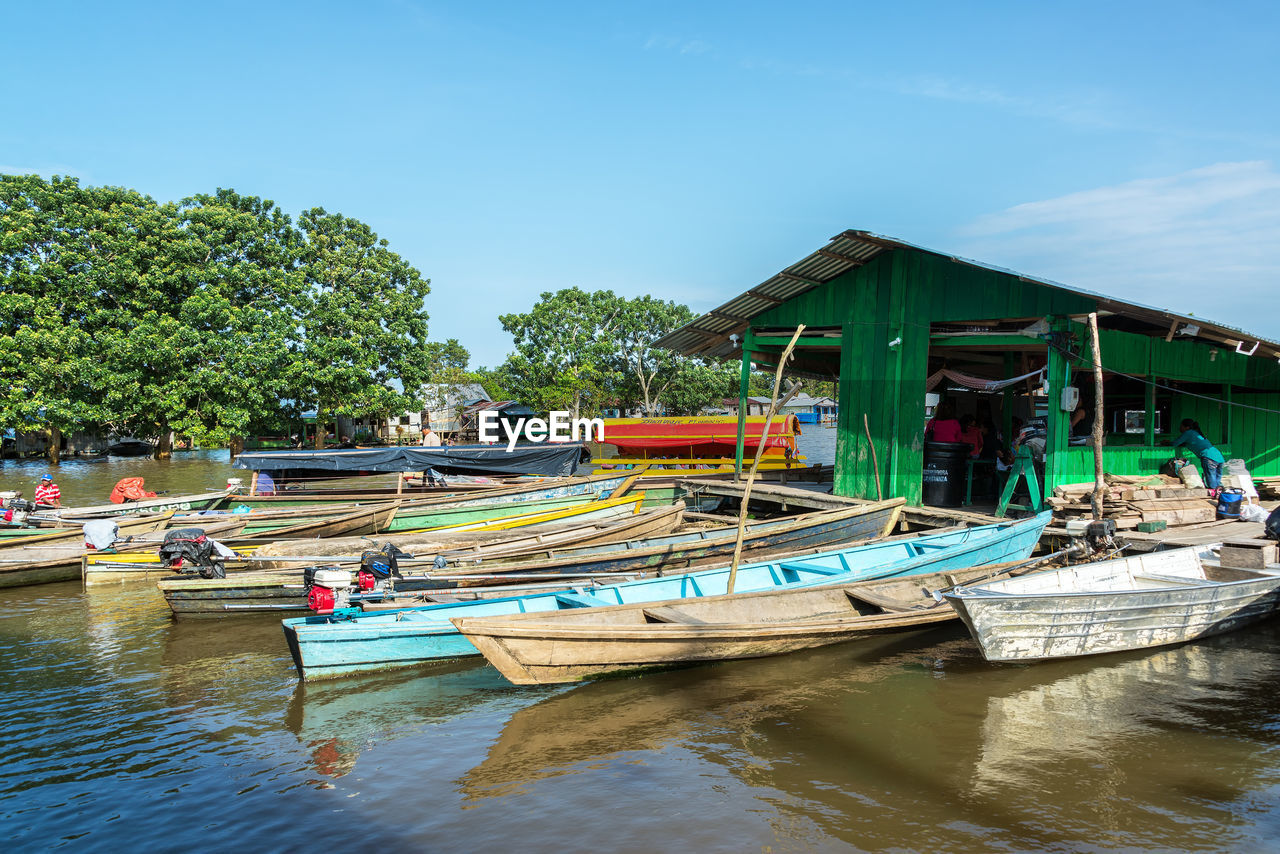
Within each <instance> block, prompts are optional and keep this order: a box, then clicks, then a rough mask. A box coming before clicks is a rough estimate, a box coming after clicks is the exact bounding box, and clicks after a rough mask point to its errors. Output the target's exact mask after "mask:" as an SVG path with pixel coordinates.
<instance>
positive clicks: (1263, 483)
mask: <svg viewBox="0 0 1280 854" xmlns="http://www.w3.org/2000/svg"><path fill="white" fill-rule="evenodd" d="M1253 485H1254V486H1255V487H1257V489H1258V497H1259V498H1261V499H1262V500H1263V501H1275V500H1276V499H1280V477H1255V478H1254V479H1253Z"/></svg>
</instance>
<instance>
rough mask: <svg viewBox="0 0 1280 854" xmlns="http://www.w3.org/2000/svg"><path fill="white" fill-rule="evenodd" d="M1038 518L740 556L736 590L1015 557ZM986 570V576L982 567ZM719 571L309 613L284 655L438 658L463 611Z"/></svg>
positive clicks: (516, 614) (609, 597)
mask: <svg viewBox="0 0 1280 854" xmlns="http://www.w3.org/2000/svg"><path fill="white" fill-rule="evenodd" d="M1046 521H1047V519H1040V520H1030V521H1026V522H1006V523H1001V524H997V525H990V526H986V527H985V528H973V529H964V530H955V531H948V532H946V533H938V534H926V535H923V536H912V537H899V538H895V539H892V540H883V541H878V542H874V543H869V544H866V543H864V544H858V545H855V546H852V547H847V548H841V549H836V550H832V551H826V552H820V553H817V554H814V555H806V556H804V557H800V558H794V557H788V558H779V559H775V560H772V561H765V562H759V563H749V564H744V565H743V566H741V567H739V570H738V575H737V578H736V584H735V590H737V591H743V592H745V591H761V590H764V591H774V592H780V591H789V590H796V589H800V588H809V587H814V586H825V585H831V584H835V583H843V584H852V583H854V582H857V581H861V580H865V579H870V578H877V577H882V576H893V577H895V578H900V577H904V576H915V575H920V574H922V573H927V572H936V571H939V570H942V569H951V568H954V567H957V566H960V567H964V566H969V565H973V564H985V563H988V562H990V561H992V560H998V559H1000V558H1003V557H1007V556H1009V555H1012V556H1014V557H1018V558H1022V557H1025V555H1026V554H1028V553H1029V552H1030V551H1031V549H1032V548H1034V546H1035V544H1036V542H1037V541H1038V539H1039V536H1040V532H1041V530H1042V529H1043V527H1044V524H1045V523H1046ZM988 574H990V573H989V572H988ZM728 580H729V569H728V568H727V567H720V568H717V569H712V570H703V571H700V572H692V573H687V574H679V575H674V576H666V577H660V578H649V579H644V580H638V581H628V582H623V583H620V584H610V585H604V586H580V587H576V588H569V589H566V588H561V589H560V590H554V591H550V592H542V593H537V594H531V595H525V596H515V597H507V598H501V599H490V600H484V601H480V602H459V603H450V604H442V605H431V606H425V607H419V608H407V609H402V610H400V611H396V612H381V613H365V614H361V613H356V612H355V610H354V609H351V610H348V611H344V612H340V613H335V614H334V615H332V616H321V615H315V616H310V617H304V618H299V619H292V620H286V621H285V622H284V624H283V626H284V632H285V636H286V638H287V639H288V641H289V646H290V650H291V652H292V653H293V656H294V662H295V664H296V666H297V668H298V671H299V673H300V674H302V676H303V678H304V679H313V678H321V677H326V676H338V675H344V674H348V673H355V672H361V671H365V670H377V669H387V668H390V667H402V666H409V665H413V664H419V663H422V662H425V661H432V660H437V659H442V658H455V657H459V656H465V655H475V654H477V650H476V648H475V647H474V646H473V645H472V644H471V643H470V642H469V641H468V640H467V639H466V638H464V637H462V636H461V635H460V634H459V632H458V630H457V629H456V628H454V625H455V624H456V625H459V626H461V625H462V623H463V619H464V618H490V619H493V620H496V621H498V622H504V624H505V621H506V620H508V619H516V618H523V617H525V616H528V617H530V618H531V619H532V618H546V619H556V618H557V617H558V615H560V614H564V615H566V618H567V619H573V618H572V617H571V616H568V615H571V614H575V613H578V612H581V611H591V612H594V611H597V610H604V611H613V610H615V609H613V608H610V607H608V606H610V605H620V606H623V607H627V606H634V607H638V608H645V607H650V606H662V605H668V604H670V603H671V602H672V601H673V600H676V601H678V602H680V603H682V604H683V603H693V602H696V603H703V602H715V601H720V600H725V599H730V600H733V599H737V598H738V597H739V596H741V595H743V593H741V592H740V593H735V594H733V595H729V596H727V595H726V592H727V590H728Z"/></svg>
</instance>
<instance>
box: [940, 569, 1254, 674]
mask: <svg viewBox="0 0 1280 854" xmlns="http://www.w3.org/2000/svg"><path fill="white" fill-rule="evenodd" d="M1212 549H1213V547H1211V546H1210V547H1204V546H1197V547H1191V548H1184V549H1173V550H1170V551H1165V552H1151V553H1148V554H1142V555H1135V556H1133V557H1126V558H1119V559H1117V560H1109V561H1103V562H1101V563H1091V564H1083V565H1081V566H1073V567H1067V568H1065V569H1059V570H1055V571H1052V572H1044V573H1038V574H1036V575H1033V576H1027V577H1024V578H1017V579H1010V580H1008V581H1000V582H994V583H991V584H980V585H975V586H971V587H961V588H958V589H956V590H953V591H951V592H950V593H948V594H946V598H947V601H948V602H950V603H951V605H952V607H953V608H954V609H955V610H956V612H957V613H958V614H959V615H960V617H961V619H963V620H964V623H965V625H966V626H968V628H969V632H970V633H971V634H972V635H973V637H974V640H976V641H977V642H978V647H979V648H980V649H981V650H982V655H983V656H984V657H985V658H986V659H987V660H988V661H1034V660H1038V659H1045V658H1066V657H1071V656H1078V655H1097V654H1100V653H1105V652H1119V651H1121V650H1130V649H1146V648H1148V647H1156V646H1166V645H1168V644H1176V643H1184V642H1186V641H1191V640H1196V639H1197V638H1203V637H1209V636H1210V635H1217V634H1222V633H1223V632H1229V631H1233V630H1235V629H1238V628H1240V627H1241V626H1244V625H1247V624H1249V623H1252V622H1255V621H1257V620H1261V619H1264V618H1265V617H1269V616H1273V615H1274V614H1276V613H1277V607H1280V564H1271V565H1269V566H1268V567H1267V568H1266V569H1261V570H1256V569H1235V568H1229V567H1224V566H1222V565H1221V563H1220V562H1219V561H1217V560H1216V559H1215V558H1214V557H1213V551H1212Z"/></svg>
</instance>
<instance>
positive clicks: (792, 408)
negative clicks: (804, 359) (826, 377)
mask: <svg viewBox="0 0 1280 854" xmlns="http://www.w3.org/2000/svg"><path fill="white" fill-rule="evenodd" d="M770 400H771V399H770V398H767V397H764V396H756V397H748V398H747V415H764V414H765V413H766V412H767V411H768V410H769V403H770ZM837 408H838V407H837V406H836V402H835V401H834V400H832V399H831V398H829V397H810V396H809V395H807V394H804V393H800V394H797V395H796V396H795V397H793V398H791V399H790V400H788V401H787V402H786V404H785V405H783V406H781V407H779V409H778V412H779V413H780V414H783V415H794V416H796V417H797V419H799V421H800V423H801V424H817V423H819V422H821V421H824V420H830V419H831V418H834V417H835V413H836V409H837ZM705 411H706V413H707V414H708V415H731V416H733V417H735V418H736V417H737V415H738V399H737V398H736V397H726V398H722V399H721V401H720V406H718V407H715V408H714V409H708V410H705Z"/></svg>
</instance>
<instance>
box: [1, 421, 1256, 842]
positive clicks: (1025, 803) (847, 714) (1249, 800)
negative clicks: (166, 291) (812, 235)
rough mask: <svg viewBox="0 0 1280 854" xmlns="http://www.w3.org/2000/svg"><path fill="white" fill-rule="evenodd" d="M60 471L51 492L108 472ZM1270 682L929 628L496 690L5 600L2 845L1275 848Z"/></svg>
mask: <svg viewBox="0 0 1280 854" xmlns="http://www.w3.org/2000/svg"><path fill="white" fill-rule="evenodd" d="M832 432H834V431H832ZM193 459H194V458H193ZM24 465H25V464H24ZM86 465H87V466H92V465H98V464H96V463H89V464H86ZM151 465H157V466H159V465H163V464H154V463H150V462H149V461H136V460H135V461H133V466H136V467H139V468H131V469H130V470H129V471H127V472H126V474H132V473H141V472H142V471H150V470H148V469H141V468H140V467H141V466H151ZM184 465H186V466H189V467H190V470H189V472H187V474H185V475H184V474H182V473H180V471H179V470H178V467H179V466H184ZM10 466H12V464H10ZM170 466H171V467H170V469H168V471H169V472H170V473H171V474H172V475H173V477H174V478H175V479H174V480H173V481H172V482H171V483H172V484H173V486H174V487H181V486H182V485H183V484H184V483H189V484H190V485H189V486H188V487H187V488H188V491H192V490H194V489H196V488H204V487H205V486H209V485H217V482H218V481H219V480H220V479H225V476H226V474H227V473H228V472H229V471H230V469H229V468H227V466H226V461H225V456H224V458H223V459H222V460H221V461H220V460H218V459H217V457H216V456H214V457H213V458H212V459H209V460H206V461H205V464H204V465H203V466H202V465H201V464H199V463H198V461H196V462H192V463H183V462H181V461H178V462H175V463H173V464H170ZM67 469H68V466H67V465H64V467H63V471H62V475H63V476H62V477H61V482H62V483H63V485H64V490H67V489H68V484H72V483H77V484H78V483H81V482H82V483H84V488H85V489H86V490H90V489H99V488H100V487H101V485H102V484H104V483H105V484H106V487H107V489H108V490H109V488H110V484H111V483H114V482H115V480H116V479H118V477H116V474H117V473H118V472H120V471H124V467H119V468H115V469H111V470H109V471H108V470H106V469H103V470H101V473H100V474H97V473H89V472H86V476H85V479H84V480H83V481H80V480H73V479H72V478H71V477H68V476H66V475H67ZM10 471H12V468H6V469H5V470H4V473H5V474H8V473H9V472H10ZM126 474H120V475H119V476H121V477H123V476H126ZM188 475H189V480H185V481H184V480H183V479H182V478H183V477H186V476H188ZM145 476H146V477H147V478H148V482H149V483H153V484H155V485H161V483H162V482H163V481H161V478H163V477H165V476H166V475H165V474H164V470H162V469H156V470H155V471H154V472H151V473H148V474H146V475H145ZM153 477H154V478H155V480H154V481H153ZM94 478H98V479H96V480H95V479H94ZM107 481H110V483H108V482H107ZM224 482H225V481H224ZM95 500H96V498H95ZM1278 671H1280V622H1276V621H1272V622H1269V623H1264V624H1262V625H1259V626H1256V627H1253V628H1251V629H1248V630H1246V631H1242V632H1239V633H1236V634H1233V635H1229V636H1225V637H1221V638H1215V639H1210V640H1207V641H1204V642H1201V643H1197V644H1190V645H1186V646H1181V647H1175V648H1171V649H1164V650H1159V651H1155V652H1150V653H1135V654H1124V655H1112V656H1105V657H1100V658H1096V659H1092V660H1076V661H1063V662H1052V663H1045V664H1038V665H1019V666H991V665H988V664H986V663H985V662H984V661H983V660H982V659H981V657H980V656H979V655H978V653H977V651H976V649H975V647H974V646H973V644H972V643H971V642H970V641H969V639H968V638H967V636H966V635H965V634H964V633H963V630H961V629H960V628H958V627H955V626H952V627H942V628H939V629H936V630H933V631H929V632H919V633H912V634H904V635H898V636H893V637H887V638H881V639H878V640H875V641H872V642H860V643H852V644H846V645H843V646H838V647H832V648H829V649H825V650H815V651H812V652H808V653H802V654H799V655H792V656H786V657H781V658H775V659H765V660H759V661H745V662H733V663H725V664H717V665H709V666H703V667H694V668H687V669H682V670H671V671H666V672H660V673H654V674H650V675H647V676H642V677H632V678H626V679H615V680H607V681H601V682H596V683H588V684H584V685H580V686H571V687H547V688H516V687H513V686H510V685H508V684H507V683H506V682H505V681H504V680H503V679H502V677H501V676H499V675H498V674H497V673H496V672H495V671H494V670H493V669H492V668H489V667H487V666H485V665H484V664H483V663H479V662H476V661H474V660H472V661H464V662H454V663H443V664H439V665H435V666H430V667H425V668H421V669H418V670H413V671H406V672H400V673H388V674H381V675H371V676H366V677H360V678H353V679H343V680H335V681H332V682H327V683H324V682H322V683H316V684H312V685H306V686H303V685H300V684H299V683H298V682H297V681H296V679H295V676H294V672H293V669H292V666H291V663H290V661H289V657H288V652H287V650H286V648H285V644H284V640H283V636H282V634H281V632H280V628H279V624H278V621H277V620H274V619H272V618H270V617H267V618H263V619H258V618H239V619H235V620H229V621H191V622H174V621H172V620H171V619H170V617H169V614H168V611H167V610H166V609H165V606H164V603H163V600H162V599H161V598H160V597H159V595H158V593H157V592H156V591H155V590H154V588H152V587H150V586H148V585H137V586H122V587H118V588H116V587H112V588H98V587H95V588H93V589H91V590H82V589H81V587H80V586H79V585H78V584H57V585H46V586H40V587H30V588H19V589H12V590H3V591H0V716H2V719H3V720H4V722H5V728H4V737H3V739H0V794H2V795H3V797H2V798H0V815H2V816H3V818H4V819H5V820H4V821H3V823H0V839H2V840H4V841H5V847H6V848H7V849H8V850H43V849H46V848H63V849H65V850H76V851H79V850H110V849H117V850H120V849H123V848H126V847H127V848H128V849H129V850H147V851H178V850H237V851H254V850H304V849H308V848H312V847H313V846H322V847H324V848H325V849H336V850H344V851H346V850H352V851H365V850H368V851H375V850H376V851H382V852H386V851H436V850H449V851H479V852H488V851H494V852H498V851H510V850H512V849H516V848H519V849H521V850H528V851H557V852H559V851H584V852H585V851H592V852H597V851H620V852H650V851H666V850H682V851H697V852H702V851H734V852H736V851H855V850H869V851H885V850H890V851H975V850H984V851H986V850H994V851H1133V850H1153V851H1168V850H1196V851H1219V850H1235V851H1263V850H1276V849H1277V847H1280V692H1277V691H1276V687H1275V686H1276V680H1277V675H1280V674H1278Z"/></svg>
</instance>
